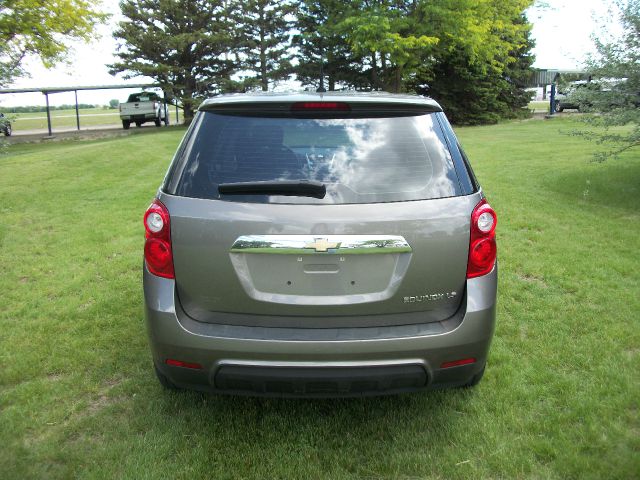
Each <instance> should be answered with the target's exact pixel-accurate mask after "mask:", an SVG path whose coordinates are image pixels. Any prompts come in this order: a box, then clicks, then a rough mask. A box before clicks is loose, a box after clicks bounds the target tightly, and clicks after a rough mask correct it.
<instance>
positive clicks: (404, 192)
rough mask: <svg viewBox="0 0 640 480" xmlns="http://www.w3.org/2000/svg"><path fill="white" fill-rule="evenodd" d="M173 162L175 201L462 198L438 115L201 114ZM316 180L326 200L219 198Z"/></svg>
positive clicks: (170, 184)
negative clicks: (224, 190)
mask: <svg viewBox="0 0 640 480" xmlns="http://www.w3.org/2000/svg"><path fill="white" fill-rule="evenodd" d="M195 122H196V123H195V125H194V126H193V131H192V133H191V135H190V136H189V137H188V140H187V143H186V144H185V145H184V146H183V148H182V149H181V151H180V152H181V153H180V155H179V157H178V158H176V162H177V163H176V165H174V168H172V173H171V178H168V179H167V180H168V183H167V186H168V191H169V193H173V194H175V195H180V196H185V197H194V198H204V199H220V200H226V201H235V202H261V203H310V204H311V203H329V204H344V203H379V202H397V201H407V200H426V199H433V198H443V197H451V196H456V195H460V185H459V183H458V179H457V177H456V172H455V169H454V166H453V163H452V160H451V156H450V154H449V150H448V148H447V146H446V142H445V140H444V137H443V134H442V132H441V130H440V127H439V124H438V122H437V120H436V118H435V116H434V114H430V113H429V114H423V115H410V116H393V117H386V118H385V117H383V118H379V117H378V118H269V117H257V116H256V117H254V116H238V115H226V114H217V113H212V112H200V113H199V114H198V117H197V118H196V120H195ZM283 180H288V181H296V180H306V181H316V182H321V183H323V184H324V185H325V186H326V190H327V193H326V195H325V197H324V198H323V199H317V198H311V197H302V196H300V197H296V196H283V195H264V194H259V195H247V194H243V195H230V194H227V195H221V194H219V193H218V185H220V184H229V183H238V182H265V181H283Z"/></svg>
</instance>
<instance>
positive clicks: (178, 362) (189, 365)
mask: <svg viewBox="0 0 640 480" xmlns="http://www.w3.org/2000/svg"><path fill="white" fill-rule="evenodd" d="M164 363H166V364H167V365H171V366H172V367H182V368H191V369H193V370H202V365H200V364H199V363H191V362H183V361H182V360H174V359H173V358H167V359H166V360H165V361H164Z"/></svg>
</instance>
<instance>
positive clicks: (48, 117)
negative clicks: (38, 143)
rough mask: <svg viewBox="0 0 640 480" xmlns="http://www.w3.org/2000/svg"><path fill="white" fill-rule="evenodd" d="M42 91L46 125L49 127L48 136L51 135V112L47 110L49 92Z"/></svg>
mask: <svg viewBox="0 0 640 480" xmlns="http://www.w3.org/2000/svg"><path fill="white" fill-rule="evenodd" d="M42 93H44V100H45V102H47V127H48V128H49V136H50V137H51V136H52V133H51V113H50V112H49V94H48V93H47V92H42Z"/></svg>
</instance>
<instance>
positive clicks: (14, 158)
mask: <svg viewBox="0 0 640 480" xmlns="http://www.w3.org/2000/svg"><path fill="white" fill-rule="evenodd" d="M569 122H570V120H569V119H561V118H558V119H554V120H550V121H545V120H531V121H524V122H516V123H506V124H501V125H498V126H491V127H476V128H465V129H458V130H457V131H458V134H459V136H460V139H461V141H462V143H463V145H464V146H465V148H466V150H467V153H468V154H469V156H470V158H471V159H472V163H473V166H474V169H475V172H476V174H477V176H478V178H479V179H480V181H481V183H482V185H483V187H484V189H485V192H486V194H487V196H488V198H489V200H490V202H491V204H492V206H493V207H494V208H495V209H496V210H497V212H498V215H499V223H498V240H499V259H500V290H499V309H498V323H497V329H496V336H495V339H494V342H493V345H492V350H491V354H490V358H489V364H488V368H487V372H486V375H485V377H484V379H483V381H482V382H481V383H480V385H479V386H478V387H476V388H475V389H471V390H453V391H437V392H428V393H421V394H411V395H401V396H395V397H382V398H366V399H342V400H283V399H255V398H234V397H220V396H209V395H202V394H198V393H191V392H178V393H175V392H167V391H164V390H162V389H161V387H160V386H159V384H158V383H157V381H156V379H155V377H154V375H153V372H152V368H151V356H150V352H149V349H148V344H147V338H146V332H145V327H144V321H143V313H142V290H141V264H142V244H143V228H142V222H141V217H142V213H143V212H144V210H145V208H146V207H147V205H148V204H149V202H150V200H151V199H152V197H153V195H154V193H155V191H156V189H157V187H158V185H159V183H160V181H161V179H162V177H163V175H164V173H165V171H166V168H167V166H168V164H169V162H170V159H171V156H172V154H173V152H174V150H175V148H176V145H177V143H178V142H179V140H180V137H181V135H182V131H181V130H164V129H162V130H160V131H155V130H151V132H149V131H147V132H148V133H145V132H144V131H142V132H140V133H139V134H134V135H130V136H127V137H126V138H117V139H112V140H100V141H92V142H71V143H55V144H40V145H15V146H11V147H10V148H9V150H8V154H6V155H4V156H2V157H0V272H1V275H0V292H1V293H0V322H1V323H0V326H1V328H0V445H1V448H0V477H1V478H3V479H23V478H73V477H79V478H132V479H133V478H135V479H139V478H167V479H168V478H171V479H174V478H175V479H194V478H216V479H225V478H247V479H254V478H255V479H258V478H295V479H309V478H330V479H341V478H353V479H355V478H367V479H378V478H384V479H409V478H412V479H413V478H436V479H451V478H468V479H477V478H544V479H547V478H557V479H569V478H575V479H578V478H579V479H583V478H597V479H601V478H607V479H611V478H618V479H631V478H638V475H639V474H640V419H639V415H640V405H639V403H640V253H639V252H640V238H639V237H640V214H639V207H638V206H639V205H640V151H638V149H635V150H629V151H628V152H626V153H625V155H624V156H623V157H621V158H620V159H618V160H610V161H608V162H606V163H603V164H595V163H591V162H590V159H591V152H592V150H593V148H594V146H593V145H592V144H590V143H587V142H585V141H584V140H582V139H579V138H575V137H570V136H566V135H563V134H561V133H560V131H568V130H570V129H571V128H573V126H574V124H572V123H569ZM390 233H391V232H390Z"/></svg>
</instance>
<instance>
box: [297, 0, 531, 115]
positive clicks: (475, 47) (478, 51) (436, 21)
mask: <svg viewBox="0 0 640 480" xmlns="http://www.w3.org/2000/svg"><path fill="white" fill-rule="evenodd" d="M532 1H533V0H404V1H401V0H348V1H342V2H338V1H335V0H313V1H304V2H302V5H301V8H300V10H299V15H298V23H297V25H296V28H297V29H298V30H299V31H300V34H299V35H297V36H296V37H294V43H295V44H296V45H297V46H298V48H299V52H300V53H299V65H298V66H297V67H296V73H297V75H298V78H299V79H300V80H301V81H302V82H303V83H305V84H309V83H313V82H312V81H310V80H313V79H315V78H317V76H318V73H319V57H320V52H321V51H323V52H324V53H325V63H324V65H325V73H327V75H328V77H329V87H330V88H329V89H332V87H333V86H334V84H335V83H336V82H339V83H342V84H344V85H347V86H354V87H357V88H361V89H371V90H381V89H384V90H388V91H394V92H403V91H418V92H420V93H428V94H430V95H431V96H434V97H435V98H436V99H439V100H440V101H441V102H442V103H443V104H444V105H445V107H446V108H447V112H448V113H449V114H450V116H451V117H453V119H454V120H455V121H456V122H458V123H487V122H495V121H497V120H498V119H499V118H504V117H513V116H514V115H517V114H518V113H519V112H522V111H523V109H522V108H521V107H523V106H525V105H526V104H527V102H528V98H527V95H526V93H525V92H524V83H525V82H524V80H525V79H526V77H527V76H528V75H529V67H530V65H531V63H532V62H533V57H532V56H531V54H530V50H531V48H532V47H533V42H532V41H531V39H530V29H531V25H530V24H529V23H528V22H527V21H526V19H525V17H524V15H523V12H524V11H525V9H526V8H527V7H529V6H530V5H531V3H532ZM340 45H343V46H344V45H346V46H348V48H347V49H346V50H340ZM320 47H324V49H322V48H320ZM335 52H339V55H335ZM332 55H333V56H332ZM336 60H337V61H336ZM427 85H428V88H425V87H426V86H427Z"/></svg>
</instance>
